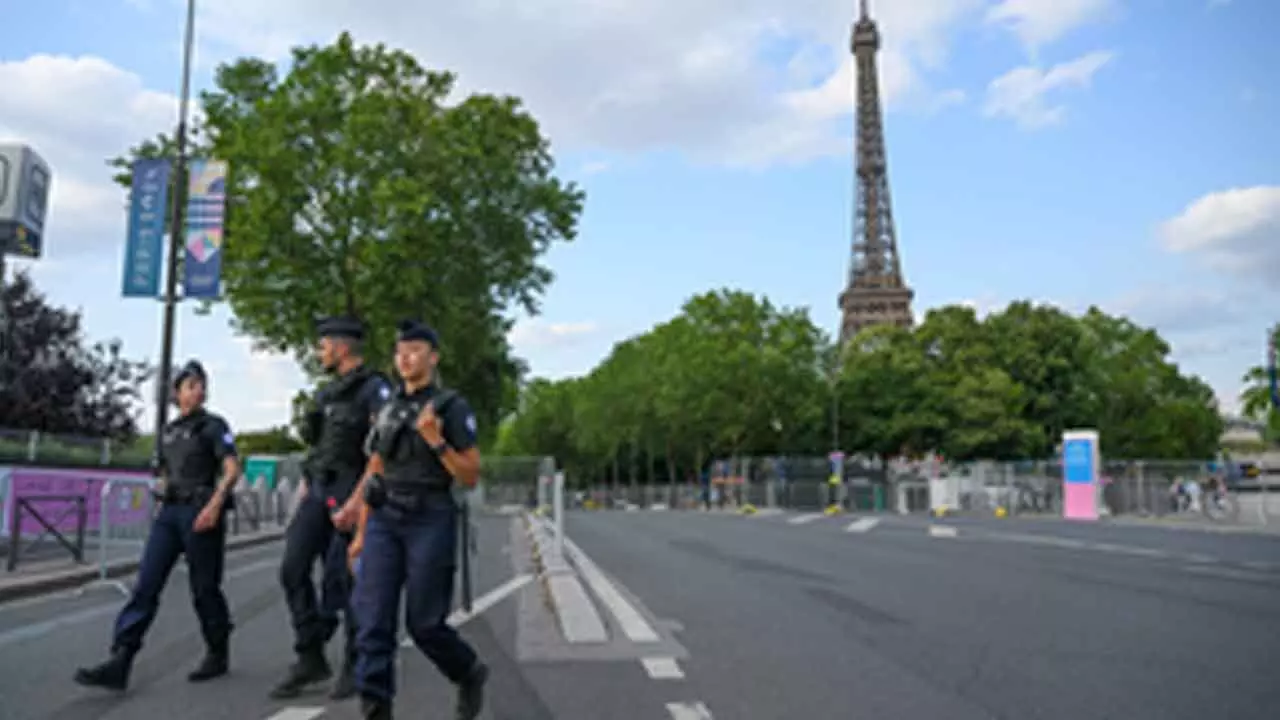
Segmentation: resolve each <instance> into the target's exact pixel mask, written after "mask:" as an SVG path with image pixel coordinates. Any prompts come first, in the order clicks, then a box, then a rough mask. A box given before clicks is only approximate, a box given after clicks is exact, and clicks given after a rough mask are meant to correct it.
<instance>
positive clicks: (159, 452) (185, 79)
mask: <svg viewBox="0 0 1280 720" xmlns="http://www.w3.org/2000/svg"><path fill="white" fill-rule="evenodd" d="M195 27H196V0H187V27H186V33H185V34H184V36H183V41H182V92H181V95H179V99H178V129H177V133H176V137H175V146H176V155H177V157H176V158H175V159H174V164H173V165H174V173H173V185H174V187H173V201H172V202H173V208H172V210H171V220H170V223H169V257H168V262H167V265H166V268H165V290H164V321H163V323H164V324H163V326H162V330H161V339H160V377H159V378H158V379H157V381H156V436H155V454H154V455H153V456H152V467H153V468H155V469H157V470H158V469H159V467H160V462H161V458H162V457H163V452H164V426H165V425H166V424H168V421H169V383H170V381H171V378H172V372H173V333H174V325H175V324H176V322H177V313H178V300H179V299H178V254H179V253H180V252H181V251H182V241H181V239H180V238H181V237H182V226H183V223H184V220H185V218H184V211H185V209H186V203H187V115H188V114H189V111H190V105H191V55H192V51H193V50H194V49H195Z"/></svg>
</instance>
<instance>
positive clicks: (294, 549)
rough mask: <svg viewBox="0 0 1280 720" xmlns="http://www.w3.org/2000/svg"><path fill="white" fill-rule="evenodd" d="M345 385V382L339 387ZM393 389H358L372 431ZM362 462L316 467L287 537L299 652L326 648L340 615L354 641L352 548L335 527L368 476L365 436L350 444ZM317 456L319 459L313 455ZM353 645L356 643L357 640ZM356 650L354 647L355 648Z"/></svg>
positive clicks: (367, 384)
mask: <svg viewBox="0 0 1280 720" xmlns="http://www.w3.org/2000/svg"><path fill="white" fill-rule="evenodd" d="M338 382H339V383H340V382H342V381H341V380H339V381H338ZM336 384H337V383H334V384H331V385H330V386H328V387H326V388H324V389H322V390H321V391H320V394H319V395H318V397H317V400H316V404H317V405H318V406H321V407H323V406H324V405H325V402H326V401H325V393H326V392H328V393H330V394H332V393H333V389H334V385H336ZM390 394H391V389H390V387H389V385H388V384H387V381H386V380H385V379H383V378H382V377H381V376H380V375H377V374H373V373H368V374H367V375H366V376H365V378H364V379H363V380H361V382H360V384H359V386H358V387H356V388H354V402H353V403H352V404H353V405H354V406H355V408H356V412H358V413H360V414H361V415H362V416H363V417H364V418H366V426H367V425H368V424H370V422H369V421H370V420H371V419H372V418H373V417H374V416H376V415H377V413H378V411H379V410H381V409H382V405H383V403H384V402H385V401H386V400H387V399H388V398H389V397H390ZM348 442H349V443H351V444H352V445H353V446H354V447H353V450H354V452H355V454H356V455H357V456H358V458H359V462H358V463H357V462H351V463H348V464H346V466H345V467H341V466H336V465H334V464H328V463H325V462H324V461H318V462H317V461H314V459H313V463H312V466H311V467H309V468H308V471H307V472H308V476H309V478H308V480H309V483H308V487H307V495H306V498H304V499H303V501H302V503H301V504H299V506H298V510H297V512H296V513H295V514H294V516H293V520H292V521H291V522H290V524H289V528H288V531H287V544H286V547H285V556H284V560H283V562H282V563H281V565H280V573H281V583H282V584H283V585H284V588H285V600H286V602H287V604H288V606H289V611H290V615H291V616H292V619H293V628H294V635H295V646H294V649H295V650H296V651H297V652H299V653H303V652H307V651H309V650H312V649H315V648H323V647H324V646H325V644H327V643H328V641H329V639H330V638H331V637H333V634H334V632H336V630H337V627H338V615H339V613H341V614H342V615H343V617H344V619H345V621H346V625H347V634H348V636H349V637H351V636H353V635H354V627H353V624H352V622H351V613H350V612H349V598H350V587H349V586H350V582H349V573H348V570H347V545H348V544H349V543H350V540H351V538H350V536H349V534H347V533H341V532H338V531H337V529H336V528H334V527H333V521H332V519H331V516H332V515H333V513H334V512H336V511H337V510H338V509H340V508H341V507H342V505H343V503H345V502H346V501H347V499H348V498H349V497H350V495H351V492H352V491H353V490H354V489H355V486H356V484H357V483H358V482H359V480H360V475H361V474H362V473H363V471H364V461H365V460H366V459H367V458H366V456H365V454H364V447H363V443H364V436H362V435H359V436H357V437H354V438H353V439H351V440H348ZM313 454H314V453H313ZM317 559H320V560H321V561H322V562H323V566H324V577H323V581H322V584H321V592H320V602H319V604H317V602H316V590H315V586H314V585H313V584H312V581H311V568H312V567H313V566H314V564H315V561H316V560H317ZM351 639H352V640H353V639H354V638H353V637H351ZM351 647H352V648H354V642H351Z"/></svg>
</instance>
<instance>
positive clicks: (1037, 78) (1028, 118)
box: [984, 50, 1115, 130]
mask: <svg viewBox="0 0 1280 720" xmlns="http://www.w3.org/2000/svg"><path fill="white" fill-rule="evenodd" d="M1114 57H1115V55H1114V53H1111V52H1108V51H1102V50H1099V51H1096V52H1091V53H1088V54H1086V55H1082V56H1080V57H1078V58H1076V59H1075V60H1070V61H1068V62H1064V63H1059V64H1057V65H1054V66H1053V67H1052V68H1049V69H1048V70H1043V69H1041V68H1039V67H1036V66H1034V65H1026V66H1023V67H1018V68H1014V69H1013V70H1010V71H1009V72H1007V73H1005V74H1004V75H1001V76H1000V77H998V78H996V79H995V80H992V81H991V83H990V84H989V85H988V86H987V102H986V107H985V108H984V113H985V114H986V115H987V117H1005V118H1009V119H1011V120H1013V121H1014V122H1016V123H1017V124H1018V126H1019V127H1021V128H1023V129H1026V130H1033V129H1037V128H1043V127H1047V126H1050V125H1057V124H1058V123H1061V122H1062V121H1063V120H1064V119H1065V118H1066V113H1067V109H1066V106H1064V105H1062V104H1060V103H1053V102H1051V100H1050V99H1049V97H1048V95H1049V94H1050V93H1052V92H1054V91H1056V90H1063V89H1071V88H1087V87H1089V85H1090V84H1091V83H1092V81H1093V76H1094V75H1095V74H1096V73H1097V72H1098V71H1099V70H1101V69H1102V68H1103V67H1105V66H1106V65H1107V64H1108V63H1109V62H1111V60H1112V59H1113V58H1114Z"/></svg>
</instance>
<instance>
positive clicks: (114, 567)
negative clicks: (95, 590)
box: [0, 528, 284, 605]
mask: <svg viewBox="0 0 1280 720" xmlns="http://www.w3.org/2000/svg"><path fill="white" fill-rule="evenodd" d="M282 537H284V528H281V529H279V530H271V531H267V532H261V533H256V534H254V535H248V536H246V535H241V536H239V537H230V538H227V552H228V553H232V552H236V551H239V550H246V549H248V548H253V547H258V546H259V545H266V544H267V543H271V542H274V541H276V540H279V539H280V538H282ZM140 560H141V559H140V558H135V559H132V560H117V561H115V562H112V563H110V564H108V565H107V578H109V579H110V578H118V577H121V576H123V575H130V574H132V573H135V572H137V570H138V565H139V564H140ZM98 579H99V575H98V566H97V565H96V564H89V565H81V566H78V567H76V568H74V569H70V570H60V571H54V572H50V573H48V574H45V575H38V576H35V577H31V578H25V579H23V580H19V581H18V582H15V583H13V584H12V585H7V586H0V605H3V604H5V603H7V602H12V601H14V600H21V599H24V598H29V597H34V596H37V595H48V594H50V593H55V592H58V591H60V590H70V589H74V588H78V587H80V586H82V585H86V584H88V583H91V582H93V581H94V580H98Z"/></svg>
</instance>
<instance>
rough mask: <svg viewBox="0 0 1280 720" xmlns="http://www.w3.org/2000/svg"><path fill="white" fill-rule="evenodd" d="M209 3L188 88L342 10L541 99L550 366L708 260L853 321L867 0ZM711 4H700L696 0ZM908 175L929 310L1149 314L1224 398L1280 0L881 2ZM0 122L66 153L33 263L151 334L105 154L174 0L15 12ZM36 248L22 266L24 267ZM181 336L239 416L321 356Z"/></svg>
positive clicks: (136, 336) (1272, 175)
mask: <svg viewBox="0 0 1280 720" xmlns="http://www.w3.org/2000/svg"><path fill="white" fill-rule="evenodd" d="M454 5H455V4H453V3H445V2H444V1H443V0H429V1H426V2H413V1H412V0H366V1H365V2H362V3H360V4H358V7H357V5H355V4H352V3H347V2H343V1H342V0H312V1H310V2H303V0H275V1H274V2H272V3H261V2H258V1H256V0H205V1H204V2H203V3H201V12H200V16H199V18H200V19H199V27H200V32H199V50H198V68H199V70H198V77H197V85H198V86H199V85H205V84H207V83H209V81H210V75H211V72H210V70H211V68H212V67H214V65H215V64H216V63H217V62H220V61H222V60H225V59H227V58H231V57H235V56H237V55H241V54H246V53H248V54H256V55H262V56H266V57H271V58H279V57H281V56H282V54H283V53H284V51H285V50H286V49H287V48H288V47H289V46H290V45H291V44H292V43H295V42H299V41H312V40H319V41H324V40H328V39H331V38H332V37H333V36H334V35H335V34H336V33H337V32H338V31H340V30H342V29H344V28H345V29H351V30H353V31H354V32H355V33H356V36H357V39H358V40H366V41H377V40H385V41H387V42H390V43H392V44H395V45H397V46H400V47H404V48H406V49H410V50H412V51H414V52H415V54H418V55H419V57H420V58H421V59H422V60H423V62H425V63H427V64H430V65H433V66H440V67H446V68H449V69H452V70H455V71H457V72H458V73H459V74H460V76H461V82H462V84H463V85H464V87H465V88H468V89H483V90H496V91H502V92H509V93H515V94H519V95H521V96H523V97H526V98H527V99H528V101H529V103H530V106H531V107H532V109H533V110H534V111H535V113H537V115H538V116H539V117H540V118H541V119H543V120H544V121H545V125H546V128H547V130H548V132H549V133H550V135H551V137H552V139H553V142H554V144H555V148H556V152H557V156H558V157H559V159H560V167H561V172H562V173H563V174H564V175H565V176H567V177H570V178H574V179H576V180H578V181H579V182H581V183H582V184H583V185H584V186H585V188H586V190H587V193H588V201H587V210H586V213H585V215H584V217H583V222H582V232H581V236H580V237H579V239H578V240H577V241H576V242H574V243H573V244H571V245H566V246H563V247H559V248H556V249H555V250H554V251H553V252H552V253H551V255H550V257H549V263H550V265H551V267H552V268H553V269H554V270H555V272H556V273H557V281H556V283H555V285H554V286H553V288H552V289H551V291H550V293H549V294H548V296H547V298H546V302H545V306H544V313H543V315H542V317H540V318H539V319H537V320H535V321H531V322H525V323H522V324H521V325H520V326H519V327H518V329H517V330H516V332H515V334H514V337H513V340H514V341H515V343H516V346H517V349H518V350H519V351H520V353H521V354H522V355H524V356H525V357H526V358H527V359H528V360H529V361H530V362H531V364H532V366H533V368H534V370H535V372H537V373H540V374H547V375H552V376H564V375H568V374H574V373H580V372H584V371H586V370H587V369H589V368H590V367H591V366H592V365H594V364H595V363H596V362H597V361H598V360H599V359H601V358H602V357H603V356H604V355H605V354H606V353H607V352H608V349H609V347H610V346H611V345H612V344H613V343H614V342H616V341H617V340H619V339H622V338H623V337H625V336H627V335H630V334H634V333H636V332H640V331H643V330H644V329H645V328H647V327H648V326H650V325H652V324H653V323H654V322H656V321H660V320H662V319H664V318H665V317H667V316H669V315H670V314H671V313H673V312H674V311H675V310H676V308H677V307H678V306H679V304H680V303H681V302H682V301H683V300H684V299H685V298H686V297H687V296H689V295H691V294H693V293H695V292H699V291H702V290H705V289H709V288H714V287H718V286H735V287H742V288H747V289H750V290H753V291H756V292H760V293H765V294H767V295H768V296H769V297H770V298H772V299H774V300H775V301H777V302H779V303H783V304H789V305H803V306H808V307H810V308H811V309H812V314H813V317H814V319H815V320H816V321H817V322H818V323H819V324H821V325H822V326H824V327H826V328H829V329H832V330H834V328H835V327H836V323H837V321H838V313H837V310H836V305H835V303H836V296H837V294H838V293H839V292H840V290H841V289H842V288H843V285H844V282H845V275H846V272H847V265H848V253H849V250H848V248H849V245H850V229H851V218H850V213H851V207H852V202H851V197H852V162H851V159H850V151H849V150H850V148H849V137H850V133H851V128H852V100H851V98H852V88H851V82H850V76H849V74H848V72H847V57H848V53H847V47H848V31H849V24H850V22H851V21H852V20H853V15H854V13H855V11H856V3H855V2H853V0H842V1H840V2H836V1H835V0H787V1H786V2H783V1H782V0H732V1H730V0H703V2H700V3H697V4H692V3H686V2H684V0H649V2H647V3H643V4H642V5H643V7H632V6H631V5H630V4H627V3H620V2H616V1H615V0H526V2H521V3H514V4H513V3H504V2H500V1H495V2H491V3H480V4H476V5H466V6H465V7H462V8H461V9H460V8H458V7H455V6H454ZM690 8H693V9H690ZM872 8H873V14H875V15H876V16H877V17H878V18H879V19H880V20H881V25H882V30H883V33H884V36H885V50H884V52H883V53H882V60H883V62H882V68H881V83H882V87H883V88H884V90H885V93H886V95H887V103H888V115H887V135H888V144H889V154H890V181H891V183H892V189H893V200H894V209H895V215H896V218H897V222H898V237H899V244H900V249H901V253H902V257H903V262H904V269H905V272H906V274H907V280H908V283H909V284H910V285H912V286H913V287H914V288H915V290H916V292H917V312H922V311H923V310H925V309H927V308H929V307H933V306H937V305H942V304H947V303H953V302H972V303H974V304H976V305H977V306H978V307H979V308H982V309H988V308H995V307H1000V306H1002V305H1003V304H1004V303H1007V302H1008V301H1010V300H1012V299H1019V298H1032V299H1036V300H1042V301H1048V302H1054V303H1057V304H1060V305H1062V306H1064V307H1068V308H1071V309H1079V308H1083V307H1086V306H1088V305H1089V304H1098V305H1101V306H1102V307H1104V308H1105V309H1108V310H1110V311H1114V312H1124V313H1127V314H1130V315H1132V316H1133V317H1134V318H1135V319H1137V320H1139V321H1140V322H1144V323H1148V324H1154V325H1156V326H1157V327H1159V328H1160V329H1161V330H1162V332H1164V333H1165V335H1166V337H1167V338H1169V339H1170V340H1171V342H1172V343H1173V345H1174V347H1175V356H1176V357H1177V359H1178V360H1179V361H1180V362H1181V363H1182V364H1183V365H1184V366H1185V367H1187V368H1188V369H1190V370H1193V371H1195V372H1198V373H1200V374H1202V375H1204V376H1205V377H1206V379H1208V380H1209V381H1210V382H1211V383H1212V384H1213V385H1214V387H1215V388H1216V389H1217V390H1218V392H1219V394H1220V396H1222V397H1223V399H1224V401H1225V402H1226V404H1227V405H1228V406H1230V405H1231V403H1232V402H1233V401H1234V395H1235V394H1236V392H1237V391H1238V389H1239V387H1238V379H1239V375H1240V374H1241V373H1242V371H1243V370H1244V368H1245V367H1246V366H1247V365H1249V364H1253V363H1256V362H1257V361H1258V359H1260V358H1261V356H1262V352H1263V348H1262V335H1263V329H1264V327H1265V326H1266V325H1267V324H1268V322H1274V321H1276V320H1278V319H1280V123H1277V122H1276V121H1275V118H1276V117H1280V82H1278V81H1277V80H1276V79H1275V78H1274V73H1272V72H1269V71H1268V68H1275V67H1280V46H1277V45H1276V44H1275V43H1274V41H1273V40H1274V38H1273V37H1268V33H1266V32H1265V31H1264V29H1265V28H1269V27H1270V28H1274V27H1277V26H1280V3H1275V2H1272V1H1270V0H1230V1H1229V2H1227V1H1224V0H1213V1H1212V2H1210V1H1208V0H1000V1H997V0H989V1H984V0H892V2H890V0H880V2H878V3H877V2H874V1H873V2H872ZM13 23H16V26H17V27H18V28H20V29H21V31H20V32H18V33H11V34H10V37H9V38H7V39H6V44H5V45H4V46H3V47H2V48H0V91H3V92H4V93H5V101H4V102H3V104H0V139H18V140H21V141H24V142H28V143H30V144H32V145H33V146H35V147H36V148H37V150H38V151H39V152H41V153H42V154H43V155H44V156H45V157H46V159H48V160H49V161H50V162H51V164H52V165H53V167H54V172H55V190H54V197H53V201H52V205H51V209H50V216H51V221H50V222H51V225H50V227H49V232H48V234H49V238H48V240H47V245H48V251H47V253H48V254H47V256H46V258H44V259H42V260H41V261H39V262H38V263H34V264H32V267H33V271H34V272H35V274H36V277H37V280H38V282H39V283H40V285H41V286H42V287H43V288H44V289H45V290H46V291H47V292H48V293H49V295H50V296H51V298H52V299H53V300H54V301H55V302H58V303H62V304H67V305H73V306H79V307H83V308H84V311H85V315H86V318H87V323H88V329H89V331H90V333H91V334H92V335H94V336H119V337H122V338H123V339H124V340H125V341H126V344H127V347H128V350H129V351H130V352H131V353H132V354H135V355H147V356H153V357H154V356H155V355H156V354H157V348H158V345H159V341H158V323H159V307H158V305H157V304H156V303H153V302H149V301H145V300H130V301H125V300H122V299H120V298H119V292H120V266H121V261H122V249H123V241H124V221H125V213H124V209H123V203H124V200H125V198H124V194H123V192H121V191H119V190H117V189H115V188H113V187H111V186H110V184H109V182H108V179H107V173H106V170H105V167H104V166H102V165H101V162H100V161H101V159H102V158H103V157H105V156H107V155H110V154H112V153H114V152H117V151H119V150H121V149H123V148H124V147H125V146H127V145H128V144H129V143H130V142H133V141H135V140H137V139H139V138H141V137H145V136H148V135H151V134H154V133H156V132H161V131H164V130H166V129H167V128H169V127H170V126H171V125H172V124H173V122H174V118H175V112H176V111H175V109H174V100H173V95H174V94H175V93H176V91H177V86H178V79H179V78H178V67H177V60H178V56H179V43H180V39H181V32H182V6H181V3H179V2H177V1H176V0H93V1H90V0H47V1H46V2H44V3H25V4H22V5H21V6H20V7H19V8H18V9H17V15H16V17H15V16H14V14H13V11H12V10H6V25H10V24H13ZM15 264H17V265H19V266H24V265H26V263H15ZM178 348H179V349H178V354H179V357H180V358H182V357H188V356H192V355H195V356H199V357H201V358H203V359H205V360H206V361H207V362H208V363H209V364H210V365H211V366H212V367H213V368H214V371H215V378H214V382H215V388H214V392H215V398H214V401H215V404H216V405H217V406H218V407H219V409H221V410H222V411H223V412H224V413H225V414H227V415H228V416H229V417H230V419H231V420H232V422H233V423H234V424H235V425H237V426H239V427H261V426H266V425H270V424H274V423H278V422H282V421H283V420H284V419H285V418H286V417H287V398H288V397H289V396H290V395H291V394H292V392H293V390H294V389H295V388H296V387H298V386H299V385H300V384H301V382H302V380H301V377H300V376H299V375H298V373H297V371H296V369H295V368H294V367H293V364H292V362H291V361H289V360H287V359H283V358H272V357H267V356H261V355H254V354H252V353H251V352H250V351H249V348H248V345H247V343H246V342H245V341H244V340H242V339H235V338H233V337H232V336H231V334H230V332H229V330H228V329H227V318H226V316H225V314H223V313H215V315H214V316H213V317H207V318H197V317H194V316H192V315H190V314H189V313H184V314H183V316H182V318H181V321H180V327H179V345H178Z"/></svg>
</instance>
